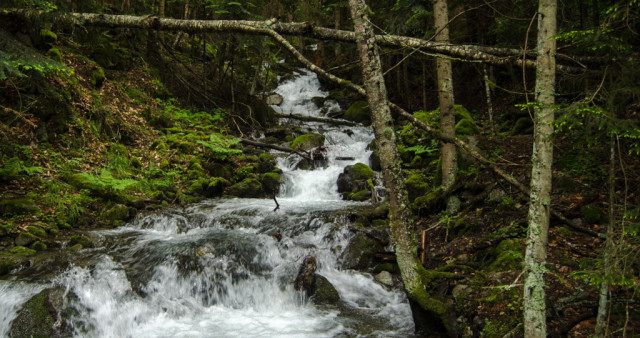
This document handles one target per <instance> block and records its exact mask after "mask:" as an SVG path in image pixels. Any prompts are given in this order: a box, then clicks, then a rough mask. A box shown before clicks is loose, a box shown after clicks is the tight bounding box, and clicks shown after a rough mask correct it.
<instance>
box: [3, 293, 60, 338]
mask: <svg viewBox="0 0 640 338" xmlns="http://www.w3.org/2000/svg"><path fill="white" fill-rule="evenodd" d="M63 295H64V291H63V290H61V289H46V290H43V291H42V292H40V293H39V294H37V295H35V296H33V297H32V298H31V299H29V300H28V301H27V302H26V303H25V304H24V305H23V306H22V309H20V311H19V312H18V315H17V316H16V318H15V319H14V320H13V321H12V322H11V328H10V334H9V336H10V337H67V336H71V335H72V333H71V332H70V330H71V327H70V326H69V325H67V324H66V323H65V319H64V318H61V317H64V316H63V311H62V308H63V304H64V300H63ZM58 320H62V323H58Z"/></svg>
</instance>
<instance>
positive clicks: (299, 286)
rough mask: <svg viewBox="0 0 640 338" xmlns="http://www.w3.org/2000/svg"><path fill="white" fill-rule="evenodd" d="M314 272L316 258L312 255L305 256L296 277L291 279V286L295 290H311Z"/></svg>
mask: <svg viewBox="0 0 640 338" xmlns="http://www.w3.org/2000/svg"><path fill="white" fill-rule="evenodd" d="M315 272H316V258H315V257H313V256H307V257H305V258H304V260H303V261H302V264H300V268H299V269H298V274H297V275H296V278H295V279H294V280H293V288H294V289H296V290H297V291H306V292H307V293H309V292H310V290H312V286H313V282H314V277H315Z"/></svg>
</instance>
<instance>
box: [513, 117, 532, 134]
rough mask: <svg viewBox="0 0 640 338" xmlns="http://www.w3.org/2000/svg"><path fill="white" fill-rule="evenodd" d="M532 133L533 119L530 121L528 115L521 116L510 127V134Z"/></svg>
mask: <svg viewBox="0 0 640 338" xmlns="http://www.w3.org/2000/svg"><path fill="white" fill-rule="evenodd" d="M532 133H533V121H531V118H530V117H528V116H527V117H521V118H519V119H518V120H517V121H516V123H515V124H514V125H513V128H511V131H510V134H511V135H525V134H532Z"/></svg>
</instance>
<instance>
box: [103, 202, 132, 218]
mask: <svg viewBox="0 0 640 338" xmlns="http://www.w3.org/2000/svg"><path fill="white" fill-rule="evenodd" d="M135 214H136V212H135V209H134V210H133V212H132V210H131V208H129V207H128V206H126V205H124V204H116V205H114V206H113V207H111V209H109V211H107V214H106V215H105V216H106V218H107V219H108V220H110V221H125V222H126V221H128V220H130V219H131V218H133V216H135Z"/></svg>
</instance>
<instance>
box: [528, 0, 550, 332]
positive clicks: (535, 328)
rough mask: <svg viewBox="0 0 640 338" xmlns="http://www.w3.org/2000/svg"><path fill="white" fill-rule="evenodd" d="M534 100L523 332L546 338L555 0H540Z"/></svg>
mask: <svg viewBox="0 0 640 338" xmlns="http://www.w3.org/2000/svg"><path fill="white" fill-rule="evenodd" d="M538 12H539V14H538V38H537V39H538V40H537V50H538V58H537V68H536V101H537V105H536V108H535V110H534V134H533V137H534V140H533V154H532V156H531V163H532V169H531V192H530V195H529V196H530V197H529V200H530V204H529V213H528V216H527V221H528V225H529V228H528V231H527V248H526V251H525V263H524V264H525V270H526V272H527V277H526V278H525V282H524V332H525V336H526V337H546V333H547V329H546V303H545V283H544V274H545V272H546V267H545V265H546V261H547V244H548V233H549V216H550V212H551V164H552V162H553V120H554V112H553V109H554V103H555V97H554V93H555V78H556V73H555V70H556V67H555V63H556V61H555V54H556V40H555V39H554V38H553V37H554V36H555V35H556V14H557V3H556V0H540V3H539V7H538Z"/></svg>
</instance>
